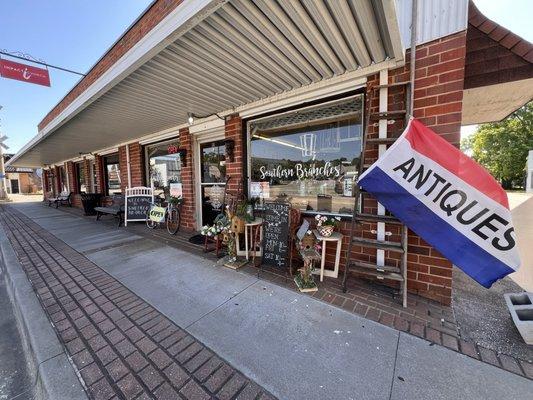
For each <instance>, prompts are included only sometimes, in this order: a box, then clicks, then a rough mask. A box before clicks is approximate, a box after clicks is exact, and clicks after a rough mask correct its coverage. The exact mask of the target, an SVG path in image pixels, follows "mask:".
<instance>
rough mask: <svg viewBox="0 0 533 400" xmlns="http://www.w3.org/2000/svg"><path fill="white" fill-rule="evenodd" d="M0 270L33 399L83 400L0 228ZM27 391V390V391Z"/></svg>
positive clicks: (73, 372)
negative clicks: (17, 332)
mask: <svg viewBox="0 0 533 400" xmlns="http://www.w3.org/2000/svg"><path fill="white" fill-rule="evenodd" d="M0 268H2V269H3V270H4V271H5V280H6V287H7V292H8V294H9V297H10V300H11V302H12V304H13V306H14V307H13V308H14V312H15V317H16V319H17V324H18V329H19V331H20V332H21V335H22V342H23V345H24V350H25V352H26V354H27V355H28V356H29V357H28V361H29V364H30V373H31V374H32V378H33V379H34V382H35V383H34V388H32V389H33V390H34V394H35V398H36V399H43V400H47V399H49V400H63V399H64V400H78V399H79V400H87V399H88V396H87V394H86V392H85V389H84V387H83V386H82V384H81V382H80V379H79V378H78V375H77V372H76V370H75V369H74V366H73V365H72V363H71V361H70V359H69V357H68V355H67V353H66V352H65V349H64V348H63V346H62V345H61V343H60V341H59V339H58V337H57V335H56V333H55V332H54V329H53V328H52V325H51V323H50V321H49V320H48V317H47V316H46V314H45V312H44V310H43V308H42V307H41V304H40V303H39V299H38V298H37V295H36V294H35V292H34V291H33V288H32V286H31V284H30V282H29V281H28V279H27V277H26V274H25V272H24V271H23V269H22V266H21V265H20V264H19V262H18V260H17V257H16V255H15V252H14V251H13V248H12V247H11V244H10V242H9V239H8V238H7V236H6V234H5V231H4V228H3V227H2V226H1V225H0ZM28 389H30V388H28Z"/></svg>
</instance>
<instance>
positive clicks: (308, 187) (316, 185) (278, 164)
mask: <svg viewBox="0 0 533 400" xmlns="http://www.w3.org/2000/svg"><path fill="white" fill-rule="evenodd" d="M362 106H363V96H362V95H357V96H352V97H349V98H345V99H342V100H336V101H332V102H328V103H323V104H320V105H314V106H310V107H306V108H302V109H298V110H294V111H290V112H286V113H281V114H278V115H273V116H269V117H266V118H261V119H257V120H253V121H250V122H248V136H249V170H250V182H249V195H250V197H259V198H261V199H285V200H287V201H289V202H291V204H292V206H293V207H296V208H299V209H301V210H302V211H304V212H306V213H309V214H313V213H322V214H323V213H331V214H337V215H346V216H348V215H351V214H352V211H353V205H354V199H353V196H354V184H355V182H356V181H357V173H358V172H357V171H358V164H359V160H360V156H361V146H362V133H363V125H362V119H363V115H362V109H363V107H362Z"/></svg>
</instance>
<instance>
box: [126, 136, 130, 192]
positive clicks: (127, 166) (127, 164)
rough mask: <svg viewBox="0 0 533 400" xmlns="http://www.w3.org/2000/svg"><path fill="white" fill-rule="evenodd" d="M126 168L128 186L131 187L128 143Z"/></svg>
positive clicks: (128, 147)
mask: <svg viewBox="0 0 533 400" xmlns="http://www.w3.org/2000/svg"><path fill="white" fill-rule="evenodd" d="M126 168H127V170H128V187H129V188H131V165H130V145H129V144H127V145H126Z"/></svg>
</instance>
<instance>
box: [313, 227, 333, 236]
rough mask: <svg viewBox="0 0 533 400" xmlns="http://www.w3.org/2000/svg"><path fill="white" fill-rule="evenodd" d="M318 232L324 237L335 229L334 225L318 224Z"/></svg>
mask: <svg viewBox="0 0 533 400" xmlns="http://www.w3.org/2000/svg"><path fill="white" fill-rule="evenodd" d="M317 230H318V233H320V235H322V236H324V237H330V236H331V234H332V233H333V231H334V230H335V227H334V226H332V225H324V226H318V227H317Z"/></svg>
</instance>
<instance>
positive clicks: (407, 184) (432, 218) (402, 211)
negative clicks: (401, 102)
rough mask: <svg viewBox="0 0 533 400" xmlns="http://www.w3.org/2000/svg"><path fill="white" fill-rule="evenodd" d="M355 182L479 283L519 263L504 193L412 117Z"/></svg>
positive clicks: (487, 282) (488, 281)
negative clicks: (396, 138)
mask: <svg viewBox="0 0 533 400" xmlns="http://www.w3.org/2000/svg"><path fill="white" fill-rule="evenodd" d="M359 184H360V185H361V187H363V188H364V189H365V190H366V191H367V192H369V193H371V194H372V195H374V196H375V197H376V198H377V200H378V201H379V202H380V203H381V204H383V205H384V206H385V207H386V208H387V209H388V210H389V211H391V212H392V213H393V214H394V215H395V216H396V217H397V218H398V219H400V220H401V221H402V222H403V223H404V224H405V225H407V226H408V227H409V228H410V229H412V230H413V231H414V232H415V233H416V234H417V235H419V236H420V237H421V238H423V239H424V240H425V241H426V242H428V243H429V244H430V245H432V246H433V247H434V248H436V249H437V250H438V251H440V252H441V253H442V254H443V255H444V256H445V257H446V258H448V259H449V260H450V261H451V262H453V263H454V264H455V265H456V266H458V267H460V268H461V269H462V270H463V271H464V272H466V273H467V274H468V275H470V276H471V277H472V278H473V279H475V280H476V281H477V282H479V283H480V284H481V285H483V286H485V287H487V288H488V287H490V286H491V285H492V284H493V283H494V282H495V281H497V280H498V279H501V278H503V277H504V276H506V275H508V274H510V273H512V272H515V271H516V270H517V269H518V267H519V266H520V257H519V255H518V249H517V246H516V240H515V235H514V229H513V226H512V222H511V212H510V211H509V203H508V200H507V194H506V193H505V191H504V190H503V189H502V187H501V186H500V185H499V184H498V182H496V180H495V179H494V178H493V177H492V176H491V175H490V174H489V173H488V172H487V171H486V170H485V169H484V168H483V167H481V166H480V165H479V164H477V163H476V162H475V161H473V160H472V159H471V158H469V157H467V156H466V155H464V154H463V153H462V152H461V151H460V150H458V149H457V148H455V147H454V146H452V145H451V144H450V143H448V142H447V141H446V140H444V139H443V138H441V137H440V136H438V135H437V134H436V133H435V132H433V131H432V130H431V129H429V128H428V127H426V126H424V125H423V124H422V123H421V122H420V121H417V120H416V119H411V121H410V122H409V125H408V126H407V129H406V130H405V131H404V132H403V134H402V135H401V136H400V137H399V138H398V140H397V141H396V142H395V143H394V144H393V145H392V146H391V147H390V148H389V149H388V150H387V151H386V152H385V154H384V155H383V156H382V157H380V158H379V159H378V161H377V162H375V163H374V164H373V165H372V166H371V167H370V168H369V169H368V170H367V171H365V173H363V174H362V175H361V178H360V179H359Z"/></svg>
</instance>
